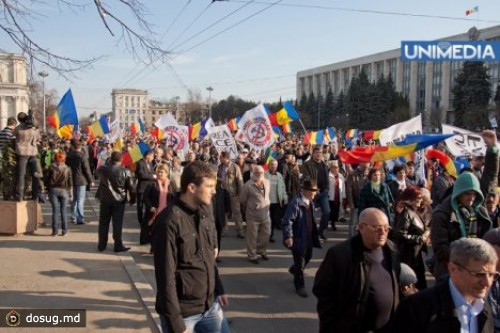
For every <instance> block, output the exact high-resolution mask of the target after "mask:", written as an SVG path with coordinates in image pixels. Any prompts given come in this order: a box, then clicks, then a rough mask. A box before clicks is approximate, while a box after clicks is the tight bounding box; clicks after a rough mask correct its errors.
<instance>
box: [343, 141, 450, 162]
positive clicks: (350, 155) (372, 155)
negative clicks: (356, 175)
mask: <svg viewBox="0 0 500 333" xmlns="http://www.w3.org/2000/svg"><path fill="white" fill-rule="evenodd" d="M448 137H450V135H432V134H428V135H411V136H408V137H407V139H405V140H408V141H405V142H402V143H404V144H402V143H401V142H400V143H398V145H391V146H368V147H357V148H355V149H353V150H350V151H347V150H341V151H339V156H340V159H341V160H342V162H343V163H346V164H357V163H367V162H378V161H386V160H392V159H395V158H399V157H403V156H407V155H410V154H411V153H413V152H415V151H417V150H420V149H424V148H426V147H428V146H431V145H434V144H436V143H438V142H440V141H442V140H444V139H445V138H448Z"/></svg>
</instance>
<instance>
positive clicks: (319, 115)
mask: <svg viewBox="0 0 500 333" xmlns="http://www.w3.org/2000/svg"><path fill="white" fill-rule="evenodd" d="M324 106H325V99H324V98H323V95H318V98H316V118H315V122H314V123H315V124H316V128H317V129H318V130H319V129H321V128H322V127H323V128H324V127H325V125H326V124H327V121H326V117H325V114H324Z"/></svg>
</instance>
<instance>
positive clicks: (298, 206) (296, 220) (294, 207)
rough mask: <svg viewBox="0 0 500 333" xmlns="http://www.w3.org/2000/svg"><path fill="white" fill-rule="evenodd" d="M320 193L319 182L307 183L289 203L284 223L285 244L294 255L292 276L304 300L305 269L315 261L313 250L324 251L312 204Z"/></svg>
mask: <svg viewBox="0 0 500 333" xmlns="http://www.w3.org/2000/svg"><path fill="white" fill-rule="evenodd" d="M317 191H318V187H317V185H316V181H314V180H309V179H305V180H304V181H303V182H302V186H301V193H300V194H299V195H297V196H295V197H294V198H293V199H292V201H290V204H289V205H288V206H287V208H286V211H285V215H284V217H283V220H282V230H283V244H284V245H285V246H286V247H287V248H289V249H290V250H292V255H293V265H292V266H291V267H290V269H289V270H288V271H289V272H290V273H291V274H293V283H294V285H295V290H296V291H297V294H299V295H300V296H302V297H307V296H308V294H307V291H306V289H305V283H304V269H305V267H306V265H307V264H308V263H309V261H310V260H311V258H312V252H313V247H317V248H321V243H320V241H319V237H318V230H317V228H316V223H315V222H314V203H313V200H314V197H315V196H316V193H317Z"/></svg>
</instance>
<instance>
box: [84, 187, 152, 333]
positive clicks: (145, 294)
mask: <svg viewBox="0 0 500 333" xmlns="http://www.w3.org/2000/svg"><path fill="white" fill-rule="evenodd" d="M86 199H87V202H88V203H89V204H90V206H91V207H92V211H93V212H94V214H95V216H96V217H97V224H99V202H98V201H97V200H96V199H95V197H94V196H89V197H87V198H86ZM119 257H120V262H121V263H122V265H123V268H124V269H125V271H126V272H127V275H128V277H129V279H130V281H131V282H132V284H133V286H134V288H135V290H136V291H137V294H138V295H139V298H140V300H141V303H142V305H143V306H144V308H145V309H146V310H147V317H148V318H149V320H150V321H151V322H152V323H154V325H151V329H152V332H157V333H161V324H160V317H159V315H158V313H157V312H156V310H155V303H156V292H155V290H154V289H153V287H152V286H151V284H150V283H149V282H148V280H147V279H146V277H145V276H144V274H143V273H142V271H141V270H140V268H139V267H138V266H137V263H136V262H135V260H134V258H132V256H131V255H130V254H129V253H123V254H121V255H119Z"/></svg>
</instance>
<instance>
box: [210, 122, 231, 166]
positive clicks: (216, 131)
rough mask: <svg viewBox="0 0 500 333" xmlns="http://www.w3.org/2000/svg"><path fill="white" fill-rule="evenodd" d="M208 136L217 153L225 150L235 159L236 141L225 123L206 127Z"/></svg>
mask: <svg viewBox="0 0 500 333" xmlns="http://www.w3.org/2000/svg"><path fill="white" fill-rule="evenodd" d="M207 133H208V136H209V137H210V140H212V143H213V144H214V147H215V148H216V149H217V151H218V152H219V153H222V152H223V151H227V152H229V153H230V154H231V158H232V159H235V158H236V157H238V148H237V147H236V141H234V138H233V135H232V134H231V130H230V129H229V126H227V124H225V125H221V126H213V127H209V128H207Z"/></svg>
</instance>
